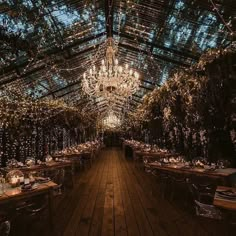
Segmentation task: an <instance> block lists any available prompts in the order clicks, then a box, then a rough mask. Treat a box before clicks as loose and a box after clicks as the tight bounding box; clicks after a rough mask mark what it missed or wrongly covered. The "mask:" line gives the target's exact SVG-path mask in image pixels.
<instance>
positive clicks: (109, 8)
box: [105, 0, 114, 37]
mask: <svg viewBox="0 0 236 236" xmlns="http://www.w3.org/2000/svg"><path fill="white" fill-rule="evenodd" d="M113 2H114V0H106V2H105V15H106V32H107V37H112V35H113V13H114V4H113Z"/></svg>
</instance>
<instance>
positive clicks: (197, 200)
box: [190, 183, 223, 220]
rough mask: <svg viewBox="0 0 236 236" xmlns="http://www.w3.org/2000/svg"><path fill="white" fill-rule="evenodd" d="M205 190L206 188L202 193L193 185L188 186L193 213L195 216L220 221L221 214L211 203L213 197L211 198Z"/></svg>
mask: <svg viewBox="0 0 236 236" xmlns="http://www.w3.org/2000/svg"><path fill="white" fill-rule="evenodd" d="M207 190H208V187H206V189H205V191H202V189H200V188H198V187H197V186H196V185H195V184H193V183H191V184H190V192H191V193H192V197H193V203H194V209H195V213H196V215H197V216H202V217H206V218H211V219H216V220H221V219H222V218H223V215H222V212H221V211H220V210H219V209H218V208H216V207H215V206H214V205H213V204H212V203H211V202H213V200H212V198H214V196H213V197H212V194H211V193H210V192H207Z"/></svg>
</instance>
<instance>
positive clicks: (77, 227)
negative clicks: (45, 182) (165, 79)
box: [56, 148, 224, 236]
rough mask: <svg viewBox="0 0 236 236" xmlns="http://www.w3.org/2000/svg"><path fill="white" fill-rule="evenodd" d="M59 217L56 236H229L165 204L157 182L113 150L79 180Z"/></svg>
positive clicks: (119, 152)
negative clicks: (157, 188)
mask: <svg viewBox="0 0 236 236" xmlns="http://www.w3.org/2000/svg"><path fill="white" fill-rule="evenodd" d="M57 213H58V215H57V217H56V218H57V220H56V222H57V224H56V235H57V236H58V235H61V233H62V232H64V233H63V235H64V236H74V235H81V236H85V235H95V236H98V235H102V236H106V235H134V236H136V235H141V236H143V235H145V236H149V235H160V236H162V235H163V236H165V235H169V236H182V235H186V236H190V235H194V236H195V235H196V236H204V235H224V233H223V232H222V231H221V230H222V229H221V228H220V226H218V227H217V224H216V225H214V227H216V228H215V229H214V230H213V228H214V227H210V225H209V224H208V223H207V224H206V225H205V226H202V225H201V224H199V223H198V221H196V217H194V216H193V217H190V216H189V215H188V214H186V213H184V212H183V211H181V210H180V209H178V208H176V207H174V206H172V205H171V204H170V203H169V202H167V201H165V200H163V199H161V198H160V197H159V195H158V193H156V183H155V182H154V179H152V177H150V176H148V175H147V174H146V173H145V172H144V171H141V170H139V169H137V168H135V167H134V165H133V163H132V162H130V161H127V160H126V159H125V158H124V157H123V155H122V151H121V150H120V149H114V148H113V149H106V150H103V151H102V154H101V156H100V157H99V159H97V161H96V162H95V163H94V164H93V166H92V168H91V169H89V170H87V171H85V172H84V173H83V174H82V176H80V177H79V178H78V180H77V183H76V186H75V188H74V190H73V192H71V193H70V194H69V195H68V196H66V197H65V199H64V200H63V201H62V203H61V204H60V207H59V208H58V209H57ZM62 227H63V228H62ZM206 229H207V231H208V232H206ZM211 230H213V232H210V233H209V231H211ZM222 233H223V234H222Z"/></svg>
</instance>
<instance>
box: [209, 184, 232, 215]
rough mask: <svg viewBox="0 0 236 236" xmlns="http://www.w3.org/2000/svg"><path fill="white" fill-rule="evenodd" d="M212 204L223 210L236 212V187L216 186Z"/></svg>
mask: <svg viewBox="0 0 236 236" xmlns="http://www.w3.org/2000/svg"><path fill="white" fill-rule="evenodd" d="M213 204H214V205H215V206H216V207H219V208H222V209H225V210H230V211H236V187H227V186H217V188H216V192H215V195H214V201H213Z"/></svg>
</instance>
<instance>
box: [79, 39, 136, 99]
mask: <svg viewBox="0 0 236 236" xmlns="http://www.w3.org/2000/svg"><path fill="white" fill-rule="evenodd" d="M105 46H106V50H105V52H106V54H105V55H104V56H105V59H103V60H102V61H101V66H100V68H98V69H97V68H96V66H95V65H93V66H92V67H91V68H89V69H88V70H87V71H86V72H85V73H84V74H83V80H82V89H83V91H84V92H85V93H86V94H87V95H89V96H90V97H93V98H97V97H103V98H105V99H106V100H107V101H108V102H114V101H115V100H116V99H117V97H122V98H124V99H128V98H129V97H130V96H131V95H132V94H134V93H135V92H136V91H137V90H138V88H139V85H140V80H139V74H138V73H137V72H136V71H134V70H133V69H132V68H129V65H128V64H125V66H121V65H119V62H118V59H117V58H116V57H115V54H116V51H117V46H116V44H115V42H114V40H113V38H112V37H109V38H108V39H107V40H106V41H105Z"/></svg>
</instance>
